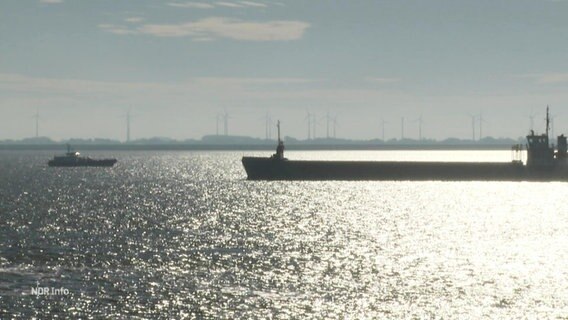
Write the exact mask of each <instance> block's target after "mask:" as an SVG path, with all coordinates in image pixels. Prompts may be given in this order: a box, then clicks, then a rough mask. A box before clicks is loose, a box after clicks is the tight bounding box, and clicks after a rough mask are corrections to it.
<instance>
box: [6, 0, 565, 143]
mask: <svg viewBox="0 0 568 320" xmlns="http://www.w3.org/2000/svg"><path fill="white" fill-rule="evenodd" d="M567 17H568V1H562V0H511V1H500V0H476V1H456V0H448V1H438V0H432V1H429V0H416V1H413V0H409V1H405V0H397V1H394V0H393V1H382V0H357V1H333V0H302V1H279V0H276V1H261V0H252V1H230V0H228V1H199V2H198V1H195V2H193V1H190V2H188V1H183V0H163V1H162V0H121V1H116V0H96V1H94V0H90V1H87V0H84V1H80V0H3V1H1V2H0V139H6V138H12V139H13V138H23V137H30V136H33V135H34V134H35V128H34V119H33V118H32V116H33V115H34V114H35V113H36V110H38V111H39V114H40V117H41V119H40V135H44V136H49V137H52V138H55V139H61V138H68V137H83V138H88V137H102V138H113V139H120V140H124V139H125V117H124V116H125V114H126V112H127V110H128V109H129V108H131V110H132V114H133V115H134V117H133V119H132V136H133V138H144V137H154V136H164V137H165V136H167V137H172V138H176V139H185V138H200V137H201V136H202V135H205V134H210V133H215V129H216V116H217V114H219V113H223V112H225V110H226V112H227V113H228V114H229V115H230V119H229V133H230V134H234V135H250V136H256V137H264V135H265V127H264V125H265V121H264V120H263V119H262V117H263V116H264V115H265V114H266V113H267V112H269V113H270V114H271V115H272V118H273V119H274V120H276V119H281V121H282V126H283V131H284V134H285V135H289V136H294V137H297V138H302V139H303V138H306V136H307V122H306V121H305V117H306V113H307V112H308V111H309V112H311V113H315V114H317V117H318V118H319V124H318V126H317V135H318V136H324V135H325V131H326V120H325V118H324V116H325V114H326V113H327V112H329V113H330V114H331V115H332V116H337V121H338V123H339V127H337V135H338V137H344V138H356V139H369V138H377V137H379V138H380V136H381V120H382V119H385V120H386V121H387V124H386V130H385V132H386V138H394V137H397V138H398V137H400V131H401V129H400V126H401V117H404V118H405V136H406V137H410V138H416V137H417V136H418V122H417V121H416V120H417V119H418V118H419V117H420V115H422V118H423V136H424V137H429V138H436V139H441V138H445V137H458V138H470V137H471V134H472V129H471V118H470V114H479V113H480V112H482V113H483V118H484V119H485V121H486V122H484V123H483V131H484V132H483V133H484V135H485V134H487V135H492V136H495V137H504V136H506V137H519V136H522V135H524V134H526V132H527V131H528V129H529V124H530V121H529V116H530V115H531V114H536V118H535V121H534V123H535V129H537V130H539V131H540V130H542V129H543V121H542V118H543V117H544V110H545V108H546V105H547V104H549V105H550V106H551V109H552V113H553V114H555V115H557V117H556V121H555V127H556V128H555V130H556V132H557V133H559V132H561V131H567V130H566V129H568V125H566V123H568V19H567ZM477 126H478V125H477ZM476 130H477V129H476Z"/></svg>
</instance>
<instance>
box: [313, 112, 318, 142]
mask: <svg viewBox="0 0 568 320" xmlns="http://www.w3.org/2000/svg"><path fill="white" fill-rule="evenodd" d="M317 126H318V119H317V115H316V114H315V113H312V130H313V135H312V136H313V137H314V139H316V138H317V136H316V129H317Z"/></svg>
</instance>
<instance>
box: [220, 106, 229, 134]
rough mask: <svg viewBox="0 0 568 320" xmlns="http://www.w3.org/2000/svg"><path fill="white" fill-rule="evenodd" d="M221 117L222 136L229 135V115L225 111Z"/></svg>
mask: <svg viewBox="0 0 568 320" xmlns="http://www.w3.org/2000/svg"><path fill="white" fill-rule="evenodd" d="M222 117H223V135H225V136H228V135H229V119H231V116H229V114H228V113H227V110H225V112H224V113H223V115H222Z"/></svg>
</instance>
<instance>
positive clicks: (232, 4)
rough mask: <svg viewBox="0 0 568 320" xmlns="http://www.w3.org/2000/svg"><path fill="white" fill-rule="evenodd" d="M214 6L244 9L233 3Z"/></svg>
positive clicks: (240, 5)
mask: <svg viewBox="0 0 568 320" xmlns="http://www.w3.org/2000/svg"><path fill="white" fill-rule="evenodd" d="M216 4H217V5H218V6H221V7H229V8H242V7H244V5H242V4H238V3H234V2H217V3H216Z"/></svg>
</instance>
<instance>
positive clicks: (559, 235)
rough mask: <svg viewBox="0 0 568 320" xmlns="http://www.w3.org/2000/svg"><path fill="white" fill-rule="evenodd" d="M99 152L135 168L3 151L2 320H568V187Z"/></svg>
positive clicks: (422, 155) (409, 155) (203, 156)
mask: <svg viewBox="0 0 568 320" xmlns="http://www.w3.org/2000/svg"><path fill="white" fill-rule="evenodd" d="M257 153H258V152H257ZM247 154H253V153H247ZM258 154H265V153H263V152H260V153H258ZM92 155H93V156H94V157H104V156H111V155H112V156H116V157H117V158H119V162H118V164H117V165H116V166H115V167H114V168H112V169H101V168H47V167H46V165H45V163H46V161H47V159H48V158H49V157H50V156H51V154H50V153H42V152H40V153H37V152H35V153H34V152H22V151H18V152H12V151H2V152H0V318H2V319H3V318H11V317H22V318H29V317H34V316H35V317H54V316H60V317H63V318H70V317H71V318H73V317H82V318H89V317H95V318H99V317H105V318H132V317H139V318H164V319H170V318H171V319H174V318H184V317H186V318H221V319H233V318H277V319H287V318H300V319H311V318H317V319H330V318H331V319H332V318H339V319H343V318H353V319H362V318H369V319H373V318H460V319H463V318H473V319H477V318H483V317H486V318H503V319H507V318H540V319H542V318H552V319H557V318H568V269H567V268H566V265H568V204H567V202H566V200H567V198H566V196H567V195H568V183H527V182H522V183H514V182H437V181H426V182H408V181H400V182H395V181H393V182H389V181H386V182H336V181H326V182H262V181H261V182H253V181H246V180H245V177H246V176H245V173H244V170H243V169H242V167H241V164H240V157H241V156H242V155H243V153H242V152H172V153H168V152H126V153H114V154H110V153H104V152H99V153H95V154H92ZM287 155H288V157H290V158H305V159H307V158H313V159H316V158H319V159H321V158H336V159H345V158H351V159H363V160H366V159H403V160H409V159H414V160H420V159H434V160H439V159H437V157H442V158H448V157H449V158H452V159H456V160H458V161H459V160H460V159H462V160H463V159H468V160H472V159H481V160H483V159H487V160H490V161H501V160H502V161H509V160H510V153H508V152H495V151H492V152H485V153H474V152H452V153H450V154H448V153H446V154H443V153H439V152H438V153H437V152H400V151H398V152H386V151H380V152H379V151H373V152H347V151H342V152H290V153H288V154H287ZM42 287H48V288H59V289H61V288H63V289H65V290H67V294H49V295H48V294H38V292H37V290H36V291H35V292H32V289H33V288H42Z"/></svg>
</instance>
